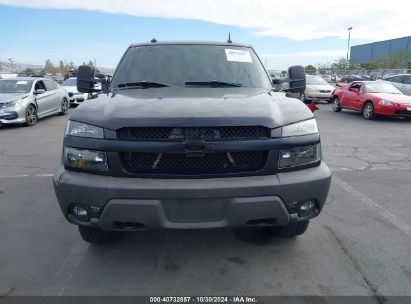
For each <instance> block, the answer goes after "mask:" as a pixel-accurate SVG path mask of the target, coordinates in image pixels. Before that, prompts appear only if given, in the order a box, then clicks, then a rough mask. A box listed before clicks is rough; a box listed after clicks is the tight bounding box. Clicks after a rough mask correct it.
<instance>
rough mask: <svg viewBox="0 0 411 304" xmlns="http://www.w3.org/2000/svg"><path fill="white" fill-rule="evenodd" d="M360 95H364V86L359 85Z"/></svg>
mask: <svg viewBox="0 0 411 304" xmlns="http://www.w3.org/2000/svg"><path fill="white" fill-rule="evenodd" d="M359 91H360V92H361V93H365V84H363V85H360V90H359Z"/></svg>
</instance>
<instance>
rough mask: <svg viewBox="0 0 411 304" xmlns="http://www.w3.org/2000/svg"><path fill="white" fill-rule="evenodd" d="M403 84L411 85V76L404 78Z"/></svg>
mask: <svg viewBox="0 0 411 304" xmlns="http://www.w3.org/2000/svg"><path fill="white" fill-rule="evenodd" d="M402 83H403V84H411V75H404V76H402Z"/></svg>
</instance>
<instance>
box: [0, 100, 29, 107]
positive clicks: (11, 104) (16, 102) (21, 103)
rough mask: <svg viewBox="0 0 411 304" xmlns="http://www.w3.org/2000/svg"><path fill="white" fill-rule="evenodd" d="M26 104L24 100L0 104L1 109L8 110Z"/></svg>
mask: <svg viewBox="0 0 411 304" xmlns="http://www.w3.org/2000/svg"><path fill="white" fill-rule="evenodd" d="M23 103H24V101H23V100H21V99H18V100H13V101H10V102H6V103H2V104H0V108H8V107H20V106H22V105H23Z"/></svg>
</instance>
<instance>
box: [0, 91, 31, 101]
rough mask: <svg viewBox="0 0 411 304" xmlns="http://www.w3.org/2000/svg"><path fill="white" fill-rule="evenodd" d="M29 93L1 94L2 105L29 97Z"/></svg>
mask: <svg viewBox="0 0 411 304" xmlns="http://www.w3.org/2000/svg"><path fill="white" fill-rule="evenodd" d="M28 95H29V94H28V93H0V103H7V102H10V101H14V100H18V99H22V98H25V97H27V96H28Z"/></svg>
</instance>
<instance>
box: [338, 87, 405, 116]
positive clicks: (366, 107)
mask: <svg viewBox="0 0 411 304" xmlns="http://www.w3.org/2000/svg"><path fill="white" fill-rule="evenodd" d="M332 102H333V103H332V106H333V110H334V112H340V111H341V110H342V109H350V110H357V111H361V113H362V116H363V117H364V118H365V119H373V118H374V117H375V116H376V115H386V116H397V117H406V118H411V96H406V95H404V94H403V93H402V92H401V91H400V90H398V89H397V88H396V87H395V86H393V85H392V84H391V83H386V82H379V81H354V82H352V83H351V84H350V85H348V86H343V87H340V88H338V87H337V89H336V90H335V91H334V92H333V95H332Z"/></svg>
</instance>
